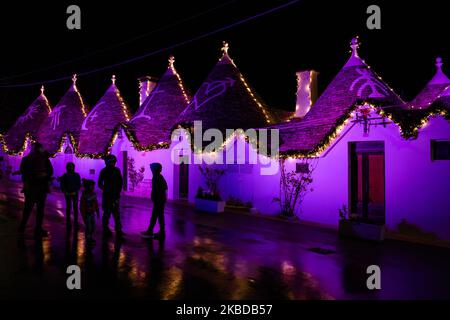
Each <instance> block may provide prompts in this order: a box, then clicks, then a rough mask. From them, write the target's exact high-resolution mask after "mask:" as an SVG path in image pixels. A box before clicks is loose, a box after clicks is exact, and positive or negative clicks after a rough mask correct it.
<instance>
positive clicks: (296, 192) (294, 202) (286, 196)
mask: <svg viewBox="0 0 450 320" xmlns="http://www.w3.org/2000/svg"><path fill="white" fill-rule="evenodd" d="M313 160H314V159H306V158H304V159H301V160H300V162H299V163H296V168H295V170H290V171H288V170H287V169H286V164H285V160H281V161H280V172H281V177H280V196H279V197H276V198H274V199H273V202H278V203H279V205H280V211H281V213H280V215H279V217H281V218H284V219H289V220H297V216H296V215H295V212H296V210H297V208H298V207H299V206H301V204H302V202H303V200H304V198H305V196H306V194H308V193H309V192H312V191H314V189H313V188H311V187H310V185H311V183H312V182H313V179H312V173H313V171H314V169H315V167H316V165H317V163H312V161H313Z"/></svg>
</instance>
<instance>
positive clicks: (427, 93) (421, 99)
mask: <svg viewBox="0 0 450 320" xmlns="http://www.w3.org/2000/svg"><path fill="white" fill-rule="evenodd" d="M442 65H443V63H442V59H441V58H439V57H438V58H436V74H435V75H434V77H433V78H432V79H431V80H430V82H428V83H427V85H426V86H425V87H424V88H423V89H422V91H421V92H420V93H419V94H418V95H417V96H416V97H415V98H414V100H413V101H411V102H410V103H409V107H410V108H412V109H417V108H418V109H424V108H428V107H429V106H431V104H432V103H433V101H434V100H436V99H437V98H438V97H439V95H440V94H441V93H442V92H443V91H444V90H445V89H446V88H447V87H449V86H450V79H449V78H448V77H447V76H446V75H445V73H444V72H443V71H442Z"/></svg>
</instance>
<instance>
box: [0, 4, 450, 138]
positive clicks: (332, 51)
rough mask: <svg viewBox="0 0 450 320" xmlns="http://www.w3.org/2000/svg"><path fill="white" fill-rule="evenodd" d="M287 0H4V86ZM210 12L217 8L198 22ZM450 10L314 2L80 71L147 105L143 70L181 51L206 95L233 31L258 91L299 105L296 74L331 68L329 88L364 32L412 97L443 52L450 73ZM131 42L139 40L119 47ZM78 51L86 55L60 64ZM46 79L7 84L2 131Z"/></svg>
mask: <svg viewBox="0 0 450 320" xmlns="http://www.w3.org/2000/svg"><path fill="white" fill-rule="evenodd" d="M287 2H289V0H276V1H248V0H247V1H244V0H235V1H232V0H222V1H211V0H209V1H198V0H190V1H181V2H180V3H177V2H176V1H132V0H128V1H100V0H96V1H95V2H94V1H79V0H71V1H33V2H30V4H25V3H23V2H22V1H12V2H10V1H8V3H6V2H5V1H2V3H1V4H0V6H1V8H0V28H1V29H0V30H1V35H2V41H1V53H0V54H1V59H0V86H5V85H16V84H24V83H29V82H42V81H45V80H51V79H56V78H60V77H64V76H69V75H71V74H72V73H75V72H78V73H80V72H84V71H89V70H92V69H95V68H98V67H103V66H107V65H109V64H114V63H117V62H121V61H123V60H126V59H128V58H132V57H135V56H139V55H143V54H145V53H148V52H151V51H154V50H158V49H161V48H166V47H169V46H171V45H173V44H176V43H179V42H182V41H185V40H187V39H191V38H195V37H197V36H199V35H201V34H204V33H207V32H210V31H212V30H215V29H217V28H220V27H223V26H226V25H229V24H231V23H233V22H236V21H238V20H241V19H244V18H247V17H249V16H253V15H255V14H258V13H260V12H263V11H265V10H268V9H270V8H272V7H276V6H279V5H281V4H283V3H287ZM70 4H78V5H79V6H80V7H81V10H82V30H80V31H70V30H67V28H66V19H67V14H66V13H65V12H66V8H67V6H68V5H70ZM221 4H223V5H221ZM370 4H377V5H379V6H380V7H381V11H382V29H381V30H368V29H367V28H366V19H367V17H368V15H367V14H366V8H367V6H368V5H370ZM212 8H216V9H215V10H212V11H211V10H210V9H212ZM202 12H206V13H204V14H203V15H200V16H197V17H196V18H191V19H187V18H189V17H192V16H195V15H198V14H199V13H202ZM447 19H448V13H447V10H446V8H445V7H443V3H442V1H431V0H429V1H426V2H421V4H420V5H419V4H415V2H412V1H374V0H371V1H364V0H361V1H318V0H304V1H300V2H299V3H297V4H294V5H292V6H290V7H288V8H286V9H283V10H280V11H277V12H275V13H272V14H270V15H267V16H264V17H260V18H258V19H256V20H253V21H251V22H248V23H245V24H242V25H240V26H238V27H236V28H232V29H230V30H227V31H224V32H220V33H218V34H215V35H213V36H209V37H206V38H203V39H201V40H198V41H195V42H193V43H190V44H187V45H183V46H181V47H179V48H176V49H173V50H167V51H164V52H162V53H160V54H157V55H154V56H151V57H148V58H145V59H143V60H140V61H138V62H134V63H130V64H126V65H122V66H120V67H116V68H113V69H112V70H107V71H103V72H99V73H96V74H93V75H89V76H85V77H80V78H79V81H78V87H79V89H80V91H81V93H82V94H83V96H84V97H85V99H86V101H87V102H88V104H89V105H90V106H91V107H92V106H93V105H94V104H95V103H96V101H97V100H98V99H99V98H100V97H101V96H102V95H103V93H104V91H105V90H106V89H107V87H108V86H109V84H110V78H111V74H113V73H115V74H116V75H117V78H118V82H117V84H118V86H119V88H120V90H121V91H122V93H123V96H124V98H125V99H126V100H127V101H128V103H129V105H130V106H131V108H132V109H133V110H136V108H137V104H138V84H137V80H136V79H137V78H138V77H140V76H143V75H153V76H160V75H161V73H162V72H164V70H165V68H166V66H167V58H168V56H169V55H170V54H174V55H175V57H176V68H177V70H178V72H179V73H180V74H181V76H182V78H183V80H184V81H185V84H186V86H187V87H188V88H189V89H190V90H191V91H192V92H195V90H196V89H197V88H198V87H199V85H200V84H201V82H202V81H203V80H204V79H205V77H206V76H207V74H208V72H209V71H210V69H211V68H212V67H213V66H214V64H215V63H216V62H217V59H218V58H219V56H220V50H219V49H220V47H221V43H222V40H227V41H228V42H229V43H230V55H231V57H232V58H233V59H234V61H235V62H236V64H237V65H238V67H239V68H240V70H241V72H242V73H243V74H244V75H245V76H246V78H247V79H248V80H249V82H250V83H251V84H252V85H253V87H254V88H255V89H256V91H257V92H258V94H259V95H260V96H261V97H262V98H263V99H264V100H265V101H266V102H267V103H268V104H269V105H271V106H274V107H278V108H284V109H291V110H292V109H293V108H294V101H295V89H296V81H295V72H296V71H298V70H305V69H315V70H317V71H319V72H320V75H319V90H323V89H324V87H325V86H326V85H327V84H328V83H329V82H330V81H331V80H332V78H333V77H334V76H335V75H336V73H337V72H338V71H339V69H340V68H341V67H342V65H343V64H344V63H345V61H346V60H347V59H348V55H349V53H348V52H349V41H350V39H351V38H352V37H353V36H355V35H359V36H360V40H361V42H362V46H361V49H360V55H361V56H362V57H363V58H364V59H365V60H366V62H367V63H369V64H370V65H371V66H372V68H373V69H374V70H376V71H377V72H378V74H379V75H381V76H382V77H383V79H384V80H385V81H387V82H388V84H390V85H391V87H393V89H394V90H396V91H397V92H398V93H400V94H401V95H402V96H403V97H404V98H406V99H410V98H412V97H413V96H414V95H415V94H416V93H417V92H418V91H419V90H420V89H421V88H422V87H423V85H424V84H425V83H426V82H427V81H428V80H429V78H430V77H431V76H432V75H433V73H434V59H435V57H436V56H437V55H441V56H442V57H443V59H444V63H446V64H445V65H444V68H445V70H450V69H449V66H450V49H449V45H448V43H449V41H448V40H447V39H448V34H449V31H450V30H449V24H448V21H447ZM183 21H184V22H183ZM141 35H145V36H141ZM138 36H141V37H139V38H138V39H137V40H135V41H130V40H131V39H133V38H136V37H138ZM124 41H128V43H127V44H124V45H120V46H117V44H120V43H123V42H124ZM74 59H78V60H76V61H74V62H71V63H68V64H62V65H59V66H56V67H54V66H55V65H57V64H61V63H63V62H66V61H70V60H74ZM52 66H53V67H52ZM49 67H51V68H49ZM447 73H449V74H450V72H447ZM69 85H70V81H69V80H65V81H62V82H58V83H53V84H48V85H46V93H47V96H48V98H49V100H50V102H51V104H52V105H55V104H56V103H57V102H58V100H59V99H60V98H61V96H62V95H63V94H64V93H65V91H66V90H67V89H68V87H69ZM39 87H40V86H39V85H34V86H31V87H24V88H0V108H1V113H0V114H1V116H0V129H3V130H5V129H6V128H7V127H8V126H9V125H10V124H11V123H12V122H13V121H14V120H15V119H16V118H17V117H18V116H19V114H20V113H21V112H22V111H23V110H24V109H25V108H26V107H27V106H28V105H29V104H30V103H31V102H32V101H33V100H34V99H35V98H36V96H37V95H38V93H39Z"/></svg>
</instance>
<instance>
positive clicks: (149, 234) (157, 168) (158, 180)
mask: <svg viewBox="0 0 450 320" xmlns="http://www.w3.org/2000/svg"><path fill="white" fill-rule="evenodd" d="M150 169H151V170H152V174H153V179H152V194H151V198H152V201H153V211H152V217H151V219H150V225H149V226H148V229H147V230H146V231H144V232H141V236H142V237H144V238H155V239H161V240H163V239H164V238H165V237H166V230H165V221H164V206H165V204H166V201H167V182H166V179H164V177H163V175H162V174H161V171H162V165H161V164H160V163H152V164H151V165H150ZM156 221H158V222H159V232H158V233H156V234H153V228H154V227H155V224H156Z"/></svg>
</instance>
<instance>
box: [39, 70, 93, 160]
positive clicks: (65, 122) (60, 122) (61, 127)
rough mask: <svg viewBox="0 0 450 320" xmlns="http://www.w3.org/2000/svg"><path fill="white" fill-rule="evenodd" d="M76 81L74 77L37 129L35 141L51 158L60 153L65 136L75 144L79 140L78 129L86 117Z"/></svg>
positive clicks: (84, 106)
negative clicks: (68, 135)
mask: <svg viewBox="0 0 450 320" xmlns="http://www.w3.org/2000/svg"><path fill="white" fill-rule="evenodd" d="M76 81H77V77H76V75H74V76H73V78H72V82H73V83H72V85H71V86H70V88H69V90H68V91H67V92H66V94H65V95H64V96H63V97H62V98H61V100H60V101H59V102H58V104H57V105H56V106H55V107H54V108H53V109H52V112H51V113H50V115H49V116H48V118H47V119H46V120H45V121H44V123H43V124H42V126H41V127H40V129H39V133H38V137H37V139H38V141H39V142H40V143H42V145H43V146H44V149H45V150H46V151H47V152H48V153H49V154H50V155H52V156H54V155H55V154H56V153H57V152H58V151H60V148H61V146H62V141H63V139H64V138H65V137H66V135H67V134H70V135H71V136H72V137H73V140H74V141H76V142H78V139H79V134H80V128H81V125H82V123H83V121H84V118H85V117H86V105H85V103H84V101H83V98H82V97H81V94H80V92H79V91H78V89H77V86H76Z"/></svg>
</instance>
